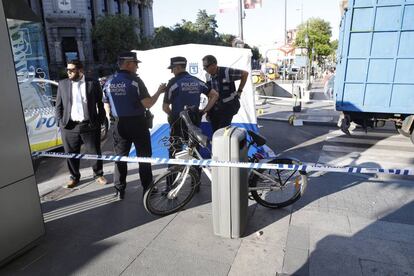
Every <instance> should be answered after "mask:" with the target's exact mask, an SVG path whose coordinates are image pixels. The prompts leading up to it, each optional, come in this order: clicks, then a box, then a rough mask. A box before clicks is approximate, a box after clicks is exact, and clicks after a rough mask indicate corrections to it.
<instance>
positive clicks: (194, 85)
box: [164, 72, 210, 116]
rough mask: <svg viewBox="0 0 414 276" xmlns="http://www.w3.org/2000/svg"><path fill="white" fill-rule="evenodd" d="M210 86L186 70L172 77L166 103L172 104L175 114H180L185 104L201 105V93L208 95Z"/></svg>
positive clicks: (168, 85) (165, 97) (173, 113)
mask: <svg viewBox="0 0 414 276" xmlns="http://www.w3.org/2000/svg"><path fill="white" fill-rule="evenodd" d="M209 91H210V89H209V87H208V86H207V85H206V84H205V83H204V82H203V81H201V80H200V79H198V78H196V77H194V76H191V75H190V74H189V73H187V72H184V73H181V74H179V75H177V76H176V77H174V78H172V79H171V80H170V81H169V82H168V84H167V92H166V93H165V95H164V103H167V104H171V111H172V115H173V116H178V115H179V114H180V112H181V111H183V110H184V107H185V106H197V107H198V106H199V105H200V95H201V94H205V95H207V94H208V92H209Z"/></svg>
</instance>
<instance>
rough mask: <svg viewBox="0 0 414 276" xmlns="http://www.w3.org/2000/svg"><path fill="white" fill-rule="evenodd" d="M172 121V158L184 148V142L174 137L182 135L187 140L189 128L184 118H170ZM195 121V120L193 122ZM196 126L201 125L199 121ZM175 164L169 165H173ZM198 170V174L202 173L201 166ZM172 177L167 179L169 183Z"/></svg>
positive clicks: (169, 154) (170, 155)
mask: <svg viewBox="0 0 414 276" xmlns="http://www.w3.org/2000/svg"><path fill="white" fill-rule="evenodd" d="M169 121H170V141H171V142H172V144H171V146H170V147H169V149H168V156H169V157H170V158H175V154H176V153H177V152H179V151H181V150H183V144H182V143H181V142H179V141H178V140H177V139H176V138H173V137H181V138H183V139H185V140H187V139H188V130H187V126H186V124H185V123H184V121H183V120H182V119H175V120H173V119H171V118H170V119H169ZM193 123H194V122H193ZM194 124H195V125H196V126H198V127H199V126H200V123H199V122H196V123H194ZM197 149H198V150H199V149H200V147H199V146H197ZM172 166H175V165H168V167H172ZM196 170H197V172H198V175H199V176H200V175H201V167H196ZM171 182H172V181H171V179H168V180H167V183H168V185H169V183H171Z"/></svg>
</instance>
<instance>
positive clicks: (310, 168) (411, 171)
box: [33, 151, 414, 175]
mask: <svg viewBox="0 0 414 276" xmlns="http://www.w3.org/2000/svg"><path fill="white" fill-rule="evenodd" d="M40 156H44V157H57V158H74V159H88V160H103V161H121V162H130V163H138V162H141V163H151V164H169V165H190V166H207V167H233V168H247V169H273V170H274V169H284V170H299V171H305V172H342V173H360V174H361V173H362V174H367V173H383V174H395V175H414V168H398V169H397V168H393V169H386V168H362V167H332V166H323V165H317V164H301V165H292V164H273V163H272V164H270V163H248V162H232V161H215V160H212V159H204V160H198V159H190V160H183V159H168V158H152V157H129V156H117V155H94V154H73V153H60V152H45V151H39V152H34V153H33V157H40Z"/></svg>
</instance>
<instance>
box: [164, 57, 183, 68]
mask: <svg viewBox="0 0 414 276" xmlns="http://www.w3.org/2000/svg"><path fill="white" fill-rule="evenodd" d="M177 65H184V66H186V65H187V59H186V58H185V57H172V58H171V61H170V66H168V69H172V68H173V67H174V66H177Z"/></svg>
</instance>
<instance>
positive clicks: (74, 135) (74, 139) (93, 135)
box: [60, 121, 103, 180]
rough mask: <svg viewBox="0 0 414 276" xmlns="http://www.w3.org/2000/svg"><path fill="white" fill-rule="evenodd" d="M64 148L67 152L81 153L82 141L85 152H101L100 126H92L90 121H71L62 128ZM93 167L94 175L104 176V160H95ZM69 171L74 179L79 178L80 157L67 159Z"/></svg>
mask: <svg viewBox="0 0 414 276" xmlns="http://www.w3.org/2000/svg"><path fill="white" fill-rule="evenodd" d="M60 130H61V134H62V140H63V148H64V149H65V152H66V153H80V149H81V145H82V143H83V144H84V145H85V152H86V153H89V154H101V132H100V128H92V127H91V126H90V125H89V123H75V122H73V121H69V123H68V124H67V125H66V127H64V128H63V127H62V128H61V129H60ZM91 162H92V169H93V173H94V177H98V176H102V175H103V170H102V160H93V161H91ZM67 163H68V168H69V172H70V175H71V178H72V179H76V180H79V179H80V177H81V175H80V172H79V164H80V160H79V159H67Z"/></svg>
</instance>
